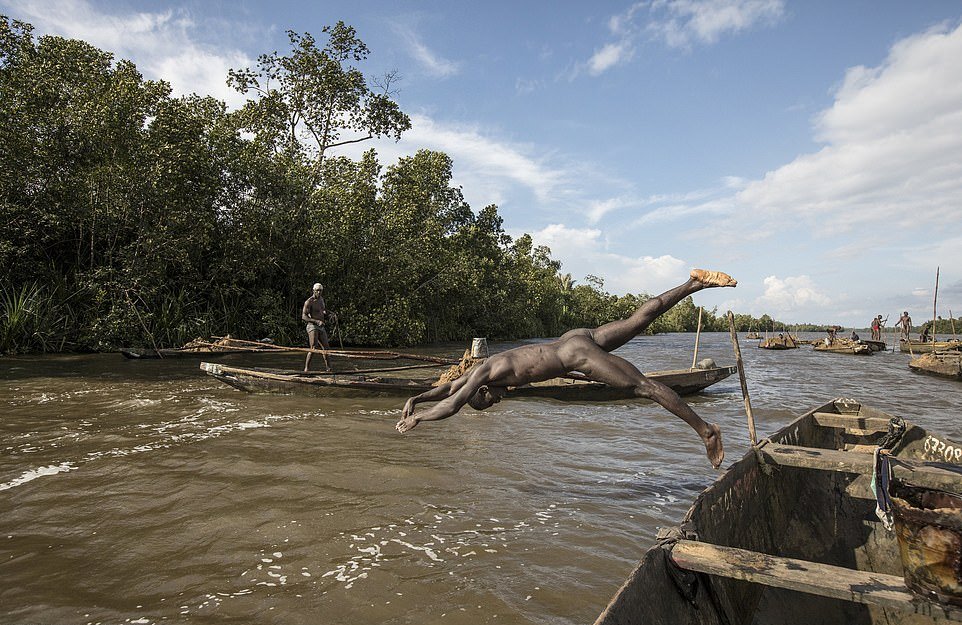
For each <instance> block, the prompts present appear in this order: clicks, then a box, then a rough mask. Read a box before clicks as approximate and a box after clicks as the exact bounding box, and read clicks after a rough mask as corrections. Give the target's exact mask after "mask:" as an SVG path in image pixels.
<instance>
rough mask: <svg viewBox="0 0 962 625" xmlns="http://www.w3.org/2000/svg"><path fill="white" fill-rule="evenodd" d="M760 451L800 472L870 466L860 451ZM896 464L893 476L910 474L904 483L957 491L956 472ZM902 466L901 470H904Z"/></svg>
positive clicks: (860, 470) (771, 447)
mask: <svg viewBox="0 0 962 625" xmlns="http://www.w3.org/2000/svg"><path fill="white" fill-rule="evenodd" d="M760 451H761V454H762V457H763V458H764V459H765V461H766V462H768V463H771V464H775V465H778V466H786V467H798V468H803V469H820V470H823V471H842V472H845V473H855V474H861V475H870V474H871V473H872V470H873V464H874V459H873V457H872V455H871V454H868V453H864V452H852V451H837V450H833V449H818V448H815V447H799V446H796V445H776V444H773V443H767V444H763V445H761V446H760ZM897 464H898V465H900V466H896V467H895V475H896V477H905V475H906V472H905V469H908V470H909V471H910V473H911V475H910V476H909V477H908V481H910V482H911V483H913V484H915V485H917V486H925V487H928V488H939V489H944V490H952V491H953V492H954V490H955V489H957V488H959V482H960V480H959V473H958V472H956V471H952V470H949V469H945V468H942V467H943V466H946V465H944V464H942V463H933V462H920V461H913V460H901V459H900V460H898V461H897ZM902 467H905V469H903V468H902Z"/></svg>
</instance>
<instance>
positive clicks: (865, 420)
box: [812, 412, 889, 432]
mask: <svg viewBox="0 0 962 625" xmlns="http://www.w3.org/2000/svg"><path fill="white" fill-rule="evenodd" d="M812 417H813V418H814V419H815V423H817V424H819V425H820V426H822V427H827V428H845V429H846V430H863V431H868V432H887V431H888V429H889V422H888V420H886V419H880V418H878V417H859V416H856V415H843V414H838V413H835V412H815V413H813V414H812Z"/></svg>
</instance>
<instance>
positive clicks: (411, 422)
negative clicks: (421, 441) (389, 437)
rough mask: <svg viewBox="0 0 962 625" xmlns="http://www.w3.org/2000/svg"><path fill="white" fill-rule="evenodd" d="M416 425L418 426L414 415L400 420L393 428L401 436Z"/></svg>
mask: <svg viewBox="0 0 962 625" xmlns="http://www.w3.org/2000/svg"><path fill="white" fill-rule="evenodd" d="M417 424H418V418H417V417H415V416H414V415H408V416H406V417H404V418H403V419H401V420H400V421H398V422H397V425H395V426H394V428H395V429H396V430H397V431H398V432H400V433H401V434H404V433H405V432H407V431H408V430H410V429H412V428H413V427H414V426H415V425H417Z"/></svg>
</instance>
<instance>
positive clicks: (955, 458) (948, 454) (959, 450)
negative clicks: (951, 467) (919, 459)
mask: <svg viewBox="0 0 962 625" xmlns="http://www.w3.org/2000/svg"><path fill="white" fill-rule="evenodd" d="M925 451H927V452H929V453H930V454H933V455H935V456H941V457H942V458H944V459H945V460H946V461H948V462H959V461H962V447H956V446H955V445H947V444H946V443H945V441H940V440H939V439H937V438H935V437H934V436H928V437H926V439H925Z"/></svg>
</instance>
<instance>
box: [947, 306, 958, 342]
mask: <svg viewBox="0 0 962 625" xmlns="http://www.w3.org/2000/svg"><path fill="white" fill-rule="evenodd" d="M949 323H951V324H952V338H953V339H955V340H958V338H959V337H958V336H956V334H955V317H953V316H952V309H951V308H950V309H949Z"/></svg>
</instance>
